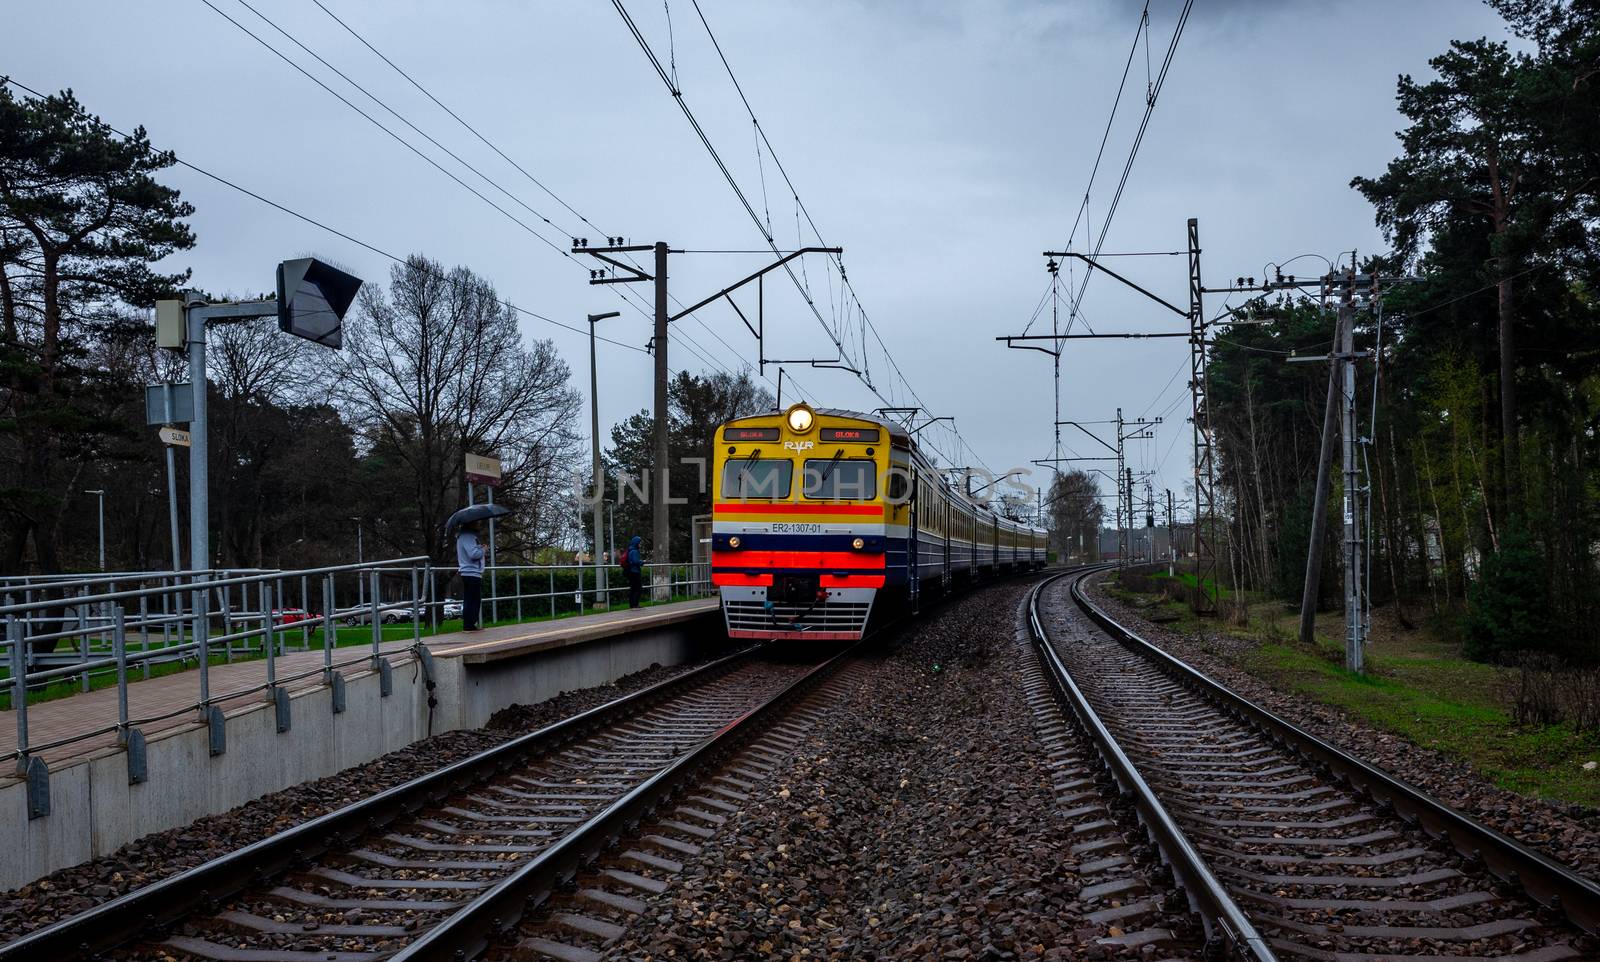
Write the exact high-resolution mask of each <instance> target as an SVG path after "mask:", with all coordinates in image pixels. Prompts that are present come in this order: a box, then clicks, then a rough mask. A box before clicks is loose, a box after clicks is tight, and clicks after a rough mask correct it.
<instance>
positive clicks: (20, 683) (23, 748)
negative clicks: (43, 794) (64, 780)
mask: <svg viewBox="0 0 1600 962" xmlns="http://www.w3.org/2000/svg"><path fill="white" fill-rule="evenodd" d="M6 639H7V640H9V641H10V642H11V710H12V711H13V712H15V713H16V715H17V774H18V775H26V774H27V773H28V657H27V655H26V654H25V653H24V649H25V647H26V644H25V642H24V639H23V633H22V631H21V630H20V629H18V627H17V616H16V615H6Z"/></svg>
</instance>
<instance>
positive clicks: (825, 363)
mask: <svg viewBox="0 0 1600 962" xmlns="http://www.w3.org/2000/svg"><path fill="white" fill-rule="evenodd" d="M761 363H762V364H809V365H811V366H812V367H815V368H821V369H823V370H827V371H849V372H850V373H851V374H860V373H861V372H860V371H858V370H856V369H855V368H853V367H851V366H850V365H848V364H846V363H844V358H842V357H834V358H827V357H813V358H789V359H787V360H780V359H778V358H772V357H764V358H762V359H761Z"/></svg>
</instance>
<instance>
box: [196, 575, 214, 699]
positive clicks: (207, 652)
mask: <svg viewBox="0 0 1600 962" xmlns="http://www.w3.org/2000/svg"><path fill="white" fill-rule="evenodd" d="M210 609H211V600H210V596H209V593H208V592H207V591H206V589H204V588H197V589H195V593H194V640H195V644H196V645H197V646H198V647H197V648H196V649H195V651H196V652H197V653H198V654H199V656H200V714H201V716H202V717H205V716H206V715H207V711H206V709H207V708H209V707H210V705H211V657H210V656H211V640H210V636H209V631H210V627H211V626H210V625H209V624H207V622H208V620H209V619H208V617H207V612H208V611H210Z"/></svg>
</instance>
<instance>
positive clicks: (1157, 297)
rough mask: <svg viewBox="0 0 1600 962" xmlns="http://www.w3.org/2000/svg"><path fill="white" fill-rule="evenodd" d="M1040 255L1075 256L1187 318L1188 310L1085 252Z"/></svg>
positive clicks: (1059, 252)
mask: <svg viewBox="0 0 1600 962" xmlns="http://www.w3.org/2000/svg"><path fill="white" fill-rule="evenodd" d="M1042 256H1044V257H1076V258H1077V259H1078V260H1080V261H1083V262H1084V263H1085V264H1088V265H1089V266H1090V267H1092V268H1094V269H1095V270H1097V271H1104V272H1105V273H1107V274H1109V275H1111V277H1112V278H1114V279H1115V280H1118V281H1121V282H1122V283H1123V284H1124V285H1126V286H1128V287H1131V288H1133V289H1134V290H1136V291H1138V292H1139V293H1140V294H1143V295H1144V296H1145V297H1148V298H1150V299H1151V300H1152V301H1155V302H1156V303H1157V304H1160V305H1161V306H1162V307H1164V308H1166V309H1167V310H1169V311H1171V312H1172V313H1174V314H1176V315H1178V316H1179V317H1182V318H1188V316H1189V312H1188V311H1185V310H1183V309H1182V308H1180V307H1178V306H1177V305H1176V304H1173V303H1172V302H1171V301H1169V300H1167V299H1166V298H1164V297H1162V296H1161V295H1159V294H1155V293H1152V292H1151V291H1148V290H1145V289H1144V288H1143V287H1140V286H1139V285H1138V284H1135V283H1134V282H1133V281H1130V280H1128V279H1127V278H1126V277H1123V276H1122V275H1121V274H1118V273H1117V272H1116V271H1114V270H1112V269H1111V268H1109V267H1106V266H1104V265H1102V264H1099V263H1097V262H1096V261H1095V260H1094V259H1093V258H1091V257H1089V256H1087V255H1085V254H1080V253H1078V252H1077V251H1045V252H1044V254H1043V255H1042Z"/></svg>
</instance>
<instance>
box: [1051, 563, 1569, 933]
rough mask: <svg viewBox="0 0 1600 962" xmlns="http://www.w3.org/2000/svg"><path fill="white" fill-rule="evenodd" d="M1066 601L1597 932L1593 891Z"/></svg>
mask: <svg viewBox="0 0 1600 962" xmlns="http://www.w3.org/2000/svg"><path fill="white" fill-rule="evenodd" d="M1072 598H1073V600H1074V601H1075V602H1077V604H1078V607H1079V608H1081V609H1083V611H1084V613H1085V614H1087V615H1088V616H1089V617H1090V618H1091V619H1092V620H1093V621H1094V622H1095V624H1097V625H1099V626H1100V627H1101V629H1103V630H1104V631H1106V632H1107V633H1108V634H1110V635H1111V637H1112V638H1114V639H1116V640H1117V641H1118V642H1120V643H1121V644H1122V645H1123V646H1124V647H1126V648H1128V649H1129V650H1130V651H1133V652H1135V653H1136V654H1139V655H1142V656H1144V657H1145V658H1148V659H1149V660H1151V661H1153V662H1155V664H1156V665H1157V666H1159V667H1160V668H1161V669H1162V670H1163V671H1165V672H1166V673H1167V674H1168V675H1170V676H1172V677H1173V678H1175V679H1177V680H1178V681H1179V682H1180V683H1182V684H1184V685H1186V686H1188V687H1190V688H1193V689H1195V690H1197V691H1199V692H1200V693H1201V694H1203V695H1205V696H1207V697H1208V698H1209V699H1210V700H1211V701H1212V702H1213V703H1214V704H1217V705H1219V706H1220V707H1222V708H1223V710H1225V711H1227V712H1229V713H1231V714H1233V715H1234V716H1235V717H1237V718H1239V719H1241V720H1243V721H1245V722H1246V723H1248V724H1250V725H1251V726H1253V727H1254V728H1256V729H1257V730H1258V731H1260V732H1262V734H1264V735H1265V736H1266V737H1268V738H1269V739H1271V740H1272V741H1274V742H1276V743H1277V744H1279V745H1282V746H1283V747H1285V748H1287V749H1289V750H1290V751H1293V752H1295V753H1296V754H1299V755H1301V756H1302V757H1304V758H1307V759H1309V760H1310V761H1312V762H1314V763H1317V764H1319V765H1321V766H1322V767H1323V768H1325V769H1326V770H1327V771H1328V772H1329V774H1331V775H1332V776H1333V777H1334V778H1335V779H1337V780H1338V781H1341V782H1343V783H1345V784H1347V785H1349V786H1350V787H1351V789H1352V790H1354V791H1356V792H1359V793H1361V794H1364V795H1366V796H1368V797H1369V798H1371V799H1373V800H1374V801H1376V802H1377V803H1378V804H1380V805H1386V806H1389V807H1391V808H1392V809H1393V810H1394V812H1395V813H1396V814H1398V815H1399V816H1400V817H1401V818H1403V819H1405V820H1406V821H1407V822H1410V823H1412V824H1418V825H1421V826H1422V828H1423V829H1424V830H1425V831H1426V832H1427V833H1428V834H1429V835H1432V836H1433V837H1435V838H1444V839H1447V840H1448V841H1449V842H1450V844H1451V845H1452V846H1453V847H1454V848H1455V850H1456V851H1457V852H1459V853H1460V854H1461V855H1463V856H1465V857H1466V858H1467V859H1468V860H1469V861H1473V862H1478V863H1480V864H1482V865H1484V866H1485V867H1486V868H1487V869H1488V870H1489V871H1490V872H1492V873H1493V874H1494V875H1496V876H1497V877H1499V878H1501V879H1503V880H1505V881H1506V882H1508V883H1510V884H1512V885H1514V886H1516V887H1519V888H1521V889H1522V890H1523V891H1525V892H1527V894H1528V895H1529V896H1531V897H1532V898H1534V899H1535V900H1537V901H1538V902H1540V903H1542V904H1544V905H1546V906H1549V907H1550V908H1551V909H1553V910H1555V911H1558V912H1560V913H1562V914H1563V915H1564V916H1565V917H1566V918H1567V919H1568V920H1569V921H1571V922H1572V923H1573V924H1574V925H1577V926H1578V927H1579V928H1581V929H1583V930H1584V931H1586V932H1589V933H1593V934H1600V885H1596V884H1595V883H1594V882H1592V881H1590V880H1589V879H1586V878H1584V877H1583V876H1581V875H1579V874H1578V873H1577V872H1575V871H1573V870H1572V869H1571V868H1569V867H1568V866H1566V865H1563V864H1561V863H1560V862H1557V861H1556V860H1555V859H1552V858H1550V857H1549V856H1547V855H1544V854H1542V853H1540V852H1536V851H1534V850H1533V849H1531V848H1529V847H1527V846H1526V845H1523V844H1522V843H1521V842H1519V841H1517V840H1516V839H1514V838H1512V837H1510V836H1509V835H1506V834H1504V833H1502V832H1499V831H1497V830H1495V829H1493V828H1490V827H1489V826H1487V825H1485V824H1483V823H1482V822H1479V821H1478V820H1476V819H1474V818H1472V817H1471V816H1469V815H1466V814H1464V813H1462V812H1460V811H1457V810H1456V809H1454V808H1452V807H1450V806H1449V805H1446V804H1445V803H1444V802H1441V801H1439V800H1438V799H1436V798H1434V797H1433V796H1432V795H1429V794H1427V793H1426V792H1423V791H1422V790H1420V789H1418V788H1415V787H1413V786H1411V785H1409V784H1407V783H1405V782H1403V781H1400V780H1399V779H1397V778H1395V777H1394V776H1393V775H1390V774H1389V773H1388V772H1385V771H1383V770H1382V769H1380V768H1378V767H1376V766H1374V765H1372V764H1370V763H1368V762H1365V761H1362V760H1361V759H1359V758H1356V757H1355V756H1354V755H1351V754H1350V753H1349V752H1346V751H1345V750H1343V749H1341V748H1337V747H1335V746H1333V745H1331V744H1329V743H1328V742H1326V741H1324V740H1322V739H1321V738H1318V737H1317V736H1315V735H1313V734H1311V733H1310V732H1308V731H1306V730H1305V729H1303V728H1300V727H1299V726H1297V725H1295V724H1294V723H1292V722H1290V721H1288V720H1286V719H1284V718H1282V717H1280V716H1278V715H1276V714H1273V713H1272V712H1270V711H1268V710H1267V709H1265V708H1262V707H1261V706H1260V705H1257V704H1256V703H1254V702H1252V701H1250V700H1249V699H1247V698H1245V697H1244V696H1242V695H1240V694H1238V693H1237V692H1235V691H1233V689H1231V688H1229V687H1227V686H1226V685H1224V684H1222V683H1221V682H1219V681H1217V680H1215V679H1213V678H1211V677H1209V676H1207V675H1206V674H1204V673H1203V672H1200V671H1199V670H1197V669H1195V668H1193V667H1191V666H1190V665H1188V664H1186V663H1184V662H1183V661H1181V660H1179V659H1178V658H1176V657H1174V656H1173V655H1171V654H1169V653H1167V652H1166V651H1164V650H1162V649H1161V648H1159V647H1157V646H1156V645H1154V644H1151V643H1150V642H1148V641H1146V640H1145V639H1144V638H1141V637H1140V636H1139V635H1138V634H1137V633H1135V632H1133V631H1131V630H1130V629H1128V628H1126V627H1124V626H1123V625H1121V624H1119V623H1118V622H1117V621H1116V620H1115V619H1113V618H1112V617H1111V616H1110V615H1108V614H1106V612H1105V611H1104V610H1103V609H1102V608H1100V606H1098V605H1096V604H1095V603H1094V602H1093V601H1090V600H1089V597H1088V595H1087V594H1086V593H1084V591H1083V581H1082V579H1080V580H1079V581H1077V582H1074V584H1073V586H1072Z"/></svg>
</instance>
